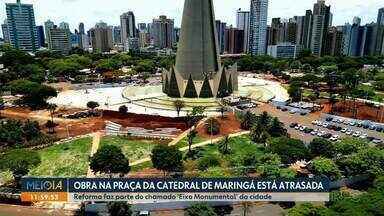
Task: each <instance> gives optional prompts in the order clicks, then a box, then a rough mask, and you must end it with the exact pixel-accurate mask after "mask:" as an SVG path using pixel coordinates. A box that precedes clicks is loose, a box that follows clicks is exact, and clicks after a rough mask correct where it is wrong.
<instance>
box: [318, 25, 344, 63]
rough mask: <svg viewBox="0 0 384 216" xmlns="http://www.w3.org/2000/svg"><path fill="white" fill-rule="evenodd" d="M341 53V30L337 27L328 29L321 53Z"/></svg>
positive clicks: (332, 54)
mask: <svg viewBox="0 0 384 216" xmlns="http://www.w3.org/2000/svg"><path fill="white" fill-rule="evenodd" d="M342 54H343V31H342V29H340V28H337V27H331V28H329V29H328V33H327V36H326V41H325V49H324V53H323V55H325V56H326V55H329V56H341V55H342Z"/></svg>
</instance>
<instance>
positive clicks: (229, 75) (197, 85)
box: [162, 0, 238, 98]
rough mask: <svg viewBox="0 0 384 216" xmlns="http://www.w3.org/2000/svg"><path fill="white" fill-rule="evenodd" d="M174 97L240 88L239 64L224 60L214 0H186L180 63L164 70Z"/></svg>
mask: <svg viewBox="0 0 384 216" xmlns="http://www.w3.org/2000/svg"><path fill="white" fill-rule="evenodd" d="M162 80H163V92H164V93H166V94H167V95H168V96H170V97H175V98H179V97H185V98H211V97H218V98H223V97H226V96H229V95H230V94H232V93H233V92H234V91H237V89H238V82H237V69H236V65H235V66H231V67H224V66H222V64H221V61H220V56H219V48H218V44H217V34H216V32H215V19H214V12H213V3H212V0H185V3H184V12H183V19H182V24H181V33H180V42H179V46H178V49H177V55H176V64H175V66H173V67H171V68H170V70H164V71H163V74H162Z"/></svg>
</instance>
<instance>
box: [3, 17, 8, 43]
mask: <svg viewBox="0 0 384 216" xmlns="http://www.w3.org/2000/svg"><path fill="white" fill-rule="evenodd" d="M1 31H2V32H3V39H4V43H10V38H9V31H8V21H7V20H4V24H1Z"/></svg>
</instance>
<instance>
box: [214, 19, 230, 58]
mask: <svg viewBox="0 0 384 216" xmlns="http://www.w3.org/2000/svg"><path fill="white" fill-rule="evenodd" d="M215 23H216V31H217V43H218V47H219V52H220V53H221V54H223V53H224V51H225V29H226V28H227V23H224V22H221V21H220V20H216V21H215Z"/></svg>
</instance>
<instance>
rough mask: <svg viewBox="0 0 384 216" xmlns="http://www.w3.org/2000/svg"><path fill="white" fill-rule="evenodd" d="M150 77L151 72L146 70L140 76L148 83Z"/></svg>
mask: <svg viewBox="0 0 384 216" xmlns="http://www.w3.org/2000/svg"><path fill="white" fill-rule="evenodd" d="M149 77H150V75H149V73H146V72H144V73H141V74H140V78H141V79H142V80H143V83H147V81H148V79H149Z"/></svg>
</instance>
